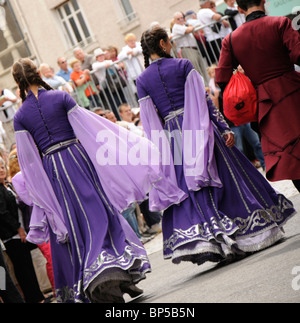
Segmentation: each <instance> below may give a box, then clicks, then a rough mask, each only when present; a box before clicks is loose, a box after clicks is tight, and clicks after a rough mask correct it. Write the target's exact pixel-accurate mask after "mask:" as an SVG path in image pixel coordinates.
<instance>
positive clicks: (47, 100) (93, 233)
mask: <svg viewBox="0 0 300 323" xmlns="http://www.w3.org/2000/svg"><path fill="white" fill-rule="evenodd" d="M71 123H72V124H73V126H71ZM14 125H15V131H16V140H17V147H18V159H19V163H20V167H21V170H22V175H23V177H24V182H21V181H19V176H20V174H18V176H16V178H15V179H14V181H13V183H14V184H15V186H16V189H17V191H18V193H19V195H21V197H22V196H24V200H25V202H27V203H28V204H33V214H32V219H31V223H30V232H29V235H28V240H29V241H32V242H35V243H41V242H43V241H47V240H48V239H49V238H50V241H51V249H52V258H53V269H54V277H55V288H56V296H57V300H58V302H90V301H94V300H95V298H96V299H97V300H98V301H99V299H100V301H103V302H105V301H106V300H107V301H113V299H112V297H111V291H112V289H113V287H112V286H114V287H116V288H118V287H119V285H120V283H122V284H123V285H126V284H131V283H137V282H138V281H140V280H141V279H143V278H145V273H147V272H149V271H150V264H149V261H148V258H147V255H146V251H145V249H144V248H143V246H142V244H141V243H140V241H139V239H138V238H137V236H136V235H135V233H134V232H133V231H132V229H131V228H130V227H129V225H128V224H127V222H126V221H125V220H124V218H123V217H122V216H121V215H120V211H121V210H120V208H122V207H126V205H127V204H130V203H131V202H133V201H134V200H135V199H137V200H138V199H143V197H146V194H147V191H148V189H149V187H148V185H145V187H141V185H140V182H138V181H139V179H138V178H137V179H136V183H135V184H134V185H133V184H132V185H131V184H130V181H129V179H127V178H126V177H125V176H126V174H127V173H126V174H125V172H124V171H123V170H122V169H119V168H116V169H113V170H110V169H109V167H105V166H103V167H102V168H101V167H100V166H99V165H98V164H97V163H96V159H95V156H96V152H97V148H98V146H97V142H96V137H94V135H95V136H96V133H97V131H100V130H101V127H102V128H103V127H104V128H105V129H109V131H110V133H113V134H114V132H116V131H117V130H118V128H119V127H118V126H116V125H114V124H112V123H110V122H109V121H108V120H104V119H103V118H100V117H99V116H96V115H94V114H92V113H90V112H88V111H86V110H84V109H82V108H80V107H78V106H77V105H76V102H75V101H74V100H73V99H72V98H71V96H70V95H68V94H66V93H65V92H60V91H45V90H39V99H38V100H37V99H36V98H35V96H34V95H33V93H32V92H31V91H30V92H29V94H28V96H27V98H26V101H25V102H24V104H23V105H22V107H21V108H20V109H19V111H18V112H17V114H16V116H15V120H14ZM74 130H75V132H76V135H75V133H74ZM107 131H108V130H107ZM120 131H124V130H122V129H120ZM76 136H77V137H76ZM77 138H80V142H81V143H79V142H78V140H77ZM145 140H146V139H145ZM61 143H64V145H62V146H61V147H59V146H56V145H57V144H61ZM83 143H85V145H86V149H85V148H84V147H83ZM53 147H54V148H53ZM87 151H89V152H91V153H90V155H88V153H87ZM91 159H93V160H94V163H93V162H92V160H91ZM95 166H96V168H97V170H96V169H95ZM117 167H118V166H117ZM141 170H142V169H141ZM128 172H130V169H129V170H128ZM135 172H137V175H136V176H139V168H138V167H135ZM146 172H147V174H151V176H153V178H152V179H149V181H148V180H147V177H146V176H145V177H143V174H142V173H140V174H141V176H142V177H143V184H144V183H146V184H149V185H150V184H151V182H152V180H153V181H154V182H155V180H157V178H155V177H156V174H155V172H154V171H153V169H152V170H149V169H147V171H146ZM114 173H116V174H114ZM122 174H123V175H122ZM129 175H130V176H131V175H132V174H130V173H129ZM129 175H128V174H127V176H129ZM102 176H103V178H104V184H105V185H106V186H109V187H110V188H111V191H112V192H111V191H109V189H108V188H107V191H108V192H110V193H109V194H111V199H112V200H113V199H115V201H116V203H115V205H113V204H112V203H111V200H110V199H109V198H108V196H107V195H106V193H105V191H104V189H103V186H102V183H101V181H100V179H99V178H100V177H102ZM104 176H107V178H105V177H104ZM113 176H116V178H114V177H113ZM122 176H123V178H124V181H125V182H124V183H123V181H122V178H121V179H120V180H119V179H118V177H122ZM132 178H133V179H134V178H135V177H134V175H132ZM118 180H119V182H118ZM118 183H119V184H118ZM22 185H23V187H22ZM122 185H123V186H122ZM127 187H128V188H127ZM135 188H138V193H139V194H140V196H139V195H138V193H136V192H135V191H134V189H135ZM26 189H27V193H25V191H26ZM126 189H129V191H128V194H127V191H126ZM132 192H134V194H135V196H130V197H129V195H130V194H131V193H132ZM26 194H27V196H26ZM122 194H123V195H122ZM132 194H133V193H132ZM128 198H130V200H128V201H126V199H128ZM116 206H117V207H118V208H119V209H117V207H116ZM112 282H118V283H117V284H113V283H112ZM106 293H108V294H110V296H109V297H110V298H108V297H107V295H106ZM94 294H96V295H97V297H94Z"/></svg>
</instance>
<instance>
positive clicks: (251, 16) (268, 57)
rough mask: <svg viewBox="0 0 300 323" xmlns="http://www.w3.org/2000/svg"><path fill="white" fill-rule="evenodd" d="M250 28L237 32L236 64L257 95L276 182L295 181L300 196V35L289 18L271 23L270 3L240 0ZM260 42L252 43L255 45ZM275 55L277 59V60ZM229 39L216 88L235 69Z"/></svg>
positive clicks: (267, 155) (261, 128) (270, 172)
mask: <svg viewBox="0 0 300 323" xmlns="http://www.w3.org/2000/svg"><path fill="white" fill-rule="evenodd" d="M237 3H238V6H239V11H240V12H241V13H244V14H245V16H246V23H245V24H243V25H242V26H240V27H239V28H237V29H236V30H235V31H233V32H232V39H231V42H232V49H233V53H234V56H235V58H236V60H237V62H238V63H239V64H240V65H241V66H242V67H243V69H244V71H245V74H246V75H247V76H248V77H249V78H250V79H251V81H252V83H253V84H254V86H255V87H256V88H257V93H258V125H259V131H260V134H261V145H262V150H263V153H264V156H265V162H266V176H267V178H268V179H269V180H271V181H279V180H286V179H290V180H293V182H294V185H295V186H296V188H297V189H298V191H299V192H300V127H299V124H300V113H299V102H300V74H299V73H298V72H296V71H295V66H294V64H297V65H299V64H300V35H299V33H298V31H297V30H295V29H293V26H292V22H291V20H290V19H288V18H286V17H268V16H266V14H265V8H264V5H265V0H238V1H237ZM253 35H255V41H249V39H251V38H252V39H253ZM273 53H276V55H273ZM235 67H236V66H234V67H233V61H232V54H231V49H230V43H229V37H226V38H224V40H223V47H222V52H221V57H220V63H219V67H218V68H217V69H216V82H217V83H219V85H220V87H221V88H223V89H224V88H225V86H226V84H227V83H228V82H229V80H230V78H231V76H232V71H233V68H235Z"/></svg>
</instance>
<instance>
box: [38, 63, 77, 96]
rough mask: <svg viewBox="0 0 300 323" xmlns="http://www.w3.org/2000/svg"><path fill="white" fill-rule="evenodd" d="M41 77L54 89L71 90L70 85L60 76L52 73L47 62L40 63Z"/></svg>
mask: <svg viewBox="0 0 300 323" xmlns="http://www.w3.org/2000/svg"><path fill="white" fill-rule="evenodd" d="M40 73H41V76H42V79H43V80H44V81H45V82H46V83H48V84H49V85H50V86H51V87H52V88H54V89H56V90H63V91H67V92H72V90H73V89H72V86H71V85H70V84H68V83H67V82H66V81H65V79H63V78H62V77H61V76H57V75H55V74H54V72H53V69H52V68H51V67H50V66H49V65H48V64H41V65H40Z"/></svg>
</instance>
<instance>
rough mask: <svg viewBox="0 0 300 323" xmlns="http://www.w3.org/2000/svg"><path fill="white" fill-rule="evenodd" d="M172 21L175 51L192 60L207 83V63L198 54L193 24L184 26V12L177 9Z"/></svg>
mask: <svg viewBox="0 0 300 323" xmlns="http://www.w3.org/2000/svg"><path fill="white" fill-rule="evenodd" d="M174 22H175V24H174V26H173V28H172V34H173V40H174V42H175V44H176V48H177V52H178V53H180V54H181V57H182V58H187V59H189V60H190V61H191V62H192V64H193V65H194V67H195V69H196V70H197V71H198V72H199V73H200V74H201V75H202V77H203V79H204V82H205V84H208V81H209V79H208V75H207V72H206V68H207V64H206V61H205V60H204V58H203V57H202V56H201V55H200V51H199V49H198V46H197V41H196V38H195V37H194V35H193V32H194V29H195V28H194V26H192V25H188V26H186V24H185V17H184V14H183V13H182V12H179V11H178V12H175V13H174Z"/></svg>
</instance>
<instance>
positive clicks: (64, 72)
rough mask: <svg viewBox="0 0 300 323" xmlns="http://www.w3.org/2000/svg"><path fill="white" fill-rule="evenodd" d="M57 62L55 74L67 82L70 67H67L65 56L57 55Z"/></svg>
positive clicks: (69, 75) (69, 78) (70, 71)
mask: <svg viewBox="0 0 300 323" xmlns="http://www.w3.org/2000/svg"><path fill="white" fill-rule="evenodd" d="M57 64H58V66H59V68H60V69H59V71H58V72H57V73H56V75H57V76H60V77H62V78H63V79H64V80H65V81H66V82H69V81H70V80H71V73H72V69H71V68H70V67H68V61H67V59H66V58H65V57H59V58H58V59H57Z"/></svg>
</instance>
